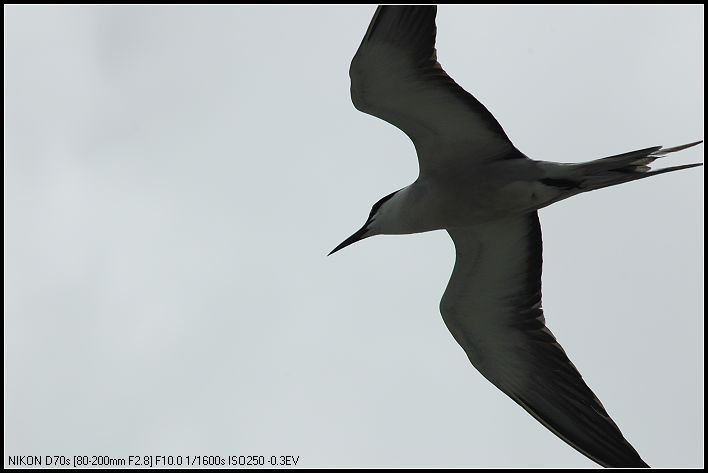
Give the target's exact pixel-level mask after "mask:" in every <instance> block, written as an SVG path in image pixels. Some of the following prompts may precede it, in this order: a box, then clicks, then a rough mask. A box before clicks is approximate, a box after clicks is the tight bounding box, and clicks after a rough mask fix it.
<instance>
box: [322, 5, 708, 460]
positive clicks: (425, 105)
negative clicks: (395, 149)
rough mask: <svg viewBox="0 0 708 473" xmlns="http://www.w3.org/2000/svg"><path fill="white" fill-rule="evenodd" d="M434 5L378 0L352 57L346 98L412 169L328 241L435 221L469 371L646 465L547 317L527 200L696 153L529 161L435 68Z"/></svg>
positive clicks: (554, 422) (570, 430)
mask: <svg viewBox="0 0 708 473" xmlns="http://www.w3.org/2000/svg"><path fill="white" fill-rule="evenodd" d="M435 15H436V7H435V6H380V7H378V9H377V10H376V12H375V13H374V16H373V18H372V20H371V24H370V25H369V28H368V30H367V31H366V34H365V35H364V39H363V40H362V42H361V45H360V46H359V50H358V51H357V52H356V55H355V56H354V59H353V60H352V63H351V68H350V70H349V75H350V77H351V97H352V102H353V103H354V106H355V107H356V108H357V109H359V110H360V111H362V112H364V113H368V114H370V115H373V116H375V117H378V118H381V119H383V120H385V121H387V122H389V123H391V124H392V125H395V126H396V127H398V128H400V129H401V130H402V131H403V132H404V133H405V134H406V135H408V137H409V138H410V139H411V140H412V141H413V143H414V145H415V149H416V153H417V155H418V164H419V168H420V173H419V175H418V178H417V179H416V181H415V182H414V183H413V184H411V185H409V186H408V187H405V188H403V189H400V190H398V191H396V192H393V193H391V194H389V195H387V196H386V197H384V198H382V199H381V200H379V201H378V202H377V203H376V204H374V206H373V208H372V209H371V213H370V214H369V218H368V219H367V220H366V223H365V224H364V226H363V227H361V229H359V230H358V231H357V232H356V233H354V234H353V235H352V236H350V237H349V238H347V239H346V240H344V241H343V242H342V243H341V244H340V245H339V246H337V247H336V248H335V249H334V250H332V252H331V253H330V254H332V253H334V252H336V251H339V250H341V249H342V248H344V247H345V246H348V245H351V244H352V243H354V242H357V241H359V240H362V239H364V238H368V237H370V236H374V235H391V234H395V235H400V234H409V233H419V232H427V231H431V230H442V229H444V230H447V232H448V233H449V234H450V237H451V238H452V240H453V242H454V244H455V250H456V261H455V267H454V269H453V271H452V276H451V277H450V282H449V283H448V285H447V288H446V290H445V293H444V295H443V297H442V300H441V302H440V312H441V314H442V317H443V320H444V322H445V324H446V325H447V328H448V329H449V330H450V332H451V333H452V336H453V337H454V339H455V340H456V341H457V343H459V344H460V346H461V347H462V348H463V349H464V351H465V353H466V354H467V357H468V358H469V360H470V361H471V362H472V365H474V367H475V368H477V370H479V372H480V373H482V375H483V376H484V377H485V378H487V379H488V380H489V381H491V382H492V383H493V384H494V385H495V386H497V387H498V388H499V389H501V390H502V391H503V392H504V393H505V394H506V395H508V396H509V397H510V398H511V399H513V400H514V401H516V402H517V403H518V404H519V405H520V406H521V407H523V408H524V409H525V410H526V411H527V412H528V413H529V414H531V415H532V416H533V417H534V418H536V420H538V421H539V422H541V423H542V424H543V425H544V426H546V427H547V428H548V429H549V430H551V432H553V433H554V434H556V435H557V436H558V437H560V438H561V439H563V440H564V441H565V442H567V443H568V444H569V445H570V446H572V447H573V448H575V449H576V450H578V451H579V452H580V453H582V454H584V455H586V456H587V457H588V458H590V459H592V460H594V461H595V462H597V463H599V464H600V465H603V466H608V467H647V466H648V465H647V464H646V463H645V462H644V461H643V460H642V459H641V458H640V456H639V454H638V453H637V452H636V450H634V448H633V447H632V446H631V445H630V444H629V442H628V441H627V440H626V439H625V438H624V437H623V436H622V433H621V432H620V430H619V428H618V427H617V425H616V424H615V423H614V422H613V421H612V419H611V418H610V416H609V415H608V414H607V412H606V411H605V408H604V407H603V406H602V404H601V403H600V401H599V399H598V398H597V397H596V396H595V394H593V392H592V391H591V390H590V388H589V387H588V386H587V385H586V384H585V382H584V381H583V378H582V377H581V376H580V373H579V372H578V370H577V369H576V368H575V366H573V363H571V361H570V360H569V359H568V357H567V356H566V354H565V352H564V351H563V348H561V346H560V344H559V343H558V341H557V340H556V338H555V337H554V336H553V334H552V333H551V331H550V330H549V329H548V328H547V327H546V322H545V319H544V314H543V309H542V308H541V266H542V257H541V253H542V242H541V226H540V224H539V220H538V214H537V210H538V209H541V208H543V207H546V206H548V205H550V204H552V203H554V202H558V201H560V200H563V199H567V198H568V197H572V196H574V195H577V194H580V193H583V192H588V191H592V190H595V189H601V188H603V187H608V186H614V185H617V184H622V183H625V182H630V181H634V180H637V179H643V178H646V177H651V176H656V175H658V174H663V173H666V172H671V171H678V170H680V169H688V168H691V167H695V166H701V163H696V164H689V165H684V166H674V167H668V168H663V169H659V170H651V169H650V167H649V164H651V163H652V162H653V161H654V160H656V159H659V158H662V157H664V156H665V155H667V154H669V153H673V152H675V151H679V150H682V149H685V148H689V147H691V146H694V145H697V144H699V143H701V142H700V141H699V142H696V143H690V144H686V145H682V146H676V147H673V148H663V147H661V146H655V147H651V148H646V149H641V150H638V151H631V152H628V153H623V154H619V155H616V156H610V157H607V158H602V159H596V160H594V161H589V162H585V163H579V164H561V163H554V162H549V161H537V160H533V159H529V158H528V157H527V156H525V155H524V154H523V153H522V152H521V151H519V150H518V149H516V148H515V147H514V145H513V144H512V142H511V141H510V140H509V138H508V137H507V135H506V133H505V132H504V130H503V129H502V127H501V125H499V123H498V122H497V121H496V120H495V119H494V117H493V116H492V114H491V113H489V111H488V110H487V109H486V108H485V107H484V106H483V105H482V104H481V103H479V102H478V101H477V100H476V99H475V98H474V97H473V96H472V95H470V94H469V93H467V92H466V91H465V90H463V89H462V88H461V87H460V86H459V85H457V84H456V83H455V81H453V80H452V79H451V78H450V77H449V76H448V75H447V74H446V73H445V71H444V70H443V69H442V67H441V66H440V64H439V63H438V62H437V59H436V54H435V32H436V27H435Z"/></svg>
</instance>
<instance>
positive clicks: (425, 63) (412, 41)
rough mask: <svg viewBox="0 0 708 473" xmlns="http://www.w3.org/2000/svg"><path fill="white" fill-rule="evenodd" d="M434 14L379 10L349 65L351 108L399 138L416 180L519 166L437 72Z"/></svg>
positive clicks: (496, 129)
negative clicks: (478, 167) (473, 165)
mask: <svg viewBox="0 0 708 473" xmlns="http://www.w3.org/2000/svg"><path fill="white" fill-rule="evenodd" d="M436 11H437V8H436V7H435V6H379V7H378V9H377V10H376V13H374V17H373V19H372V20H371V24H370V25H369V29H368V30H367V32H366V35H365V36H364V39H363V40H362V42H361V45H360V46H359V50H358V51H357V53H356V55H355V56H354V59H353V60H352V63H351V68H350V70H349V75H350V77H351V95H352V102H353V103H354V106H355V107H356V108H357V109H359V110H361V111H362V112H364V113H368V114H370V115H373V116H375V117H378V118H381V119H383V120H385V121H387V122H389V123H391V124H392V125H395V126H396V127H398V128H400V129H401V130H403V131H404V132H405V133H406V134H407V135H408V136H409V137H410V138H411V140H412V141H413V143H414V144H415V147H416V151H417V153H418V160H419V165H420V169H421V172H426V171H434V170H435V169H436V167H437V166H445V167H446V168H448V169H449V168H450V166H451V165H452V164H453V162H454V161H455V160H459V161H461V162H465V160H470V159H475V160H482V161H484V160H494V159H514V158H525V156H524V155H523V154H521V153H520V152H519V151H517V150H516V148H514V146H513V145H512V143H511V141H510V140H509V138H508V137H507V136H506V133H505V132H504V130H503V129H502V127H501V125H499V123H498V122H497V121H496V120H495V119H494V117H493V116H492V114H491V113H489V111H488V110H487V109H486V108H485V107H484V105H482V104H481V103H479V102H478V101H477V99H475V98H474V97H473V96H472V95H470V94H469V93H467V92H466V91H465V90H464V89H462V87H460V86H459V85H457V84H456V83H455V81H453V80H452V79H451V78H450V77H449V76H448V75H447V74H446V73H445V71H444V70H443V69H442V67H441V66H440V64H439V63H438V61H437V57H436V52H435V32H436V27H435V15H436Z"/></svg>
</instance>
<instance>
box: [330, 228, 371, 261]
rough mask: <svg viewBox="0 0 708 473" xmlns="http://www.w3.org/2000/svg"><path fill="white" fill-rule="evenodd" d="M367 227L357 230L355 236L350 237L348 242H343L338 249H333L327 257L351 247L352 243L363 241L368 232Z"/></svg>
mask: <svg viewBox="0 0 708 473" xmlns="http://www.w3.org/2000/svg"><path fill="white" fill-rule="evenodd" d="M367 223H368V222H367ZM366 227H367V226H366V225H364V226H363V227H361V228H360V229H359V230H357V232H356V233H355V234H354V235H352V236H350V237H349V238H347V239H346V240H344V241H343V242H341V243H340V244H339V245H337V247H336V248H335V249H333V250H332V251H330V252H329V254H328V255H327V256H329V255H331V254H332V253H336V252H337V251H339V250H341V249H342V248H344V247H346V246H349V245H351V244H352V243H356V242H357V241H359V240H361V239H363V238H364V235H365V234H366V232H367V230H368V228H366Z"/></svg>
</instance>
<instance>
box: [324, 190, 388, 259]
mask: <svg viewBox="0 0 708 473" xmlns="http://www.w3.org/2000/svg"><path fill="white" fill-rule="evenodd" d="M396 192H398V191H396ZM396 192H392V193H390V194H389V195H387V196H386V197H383V198H382V199H380V200H379V201H378V202H376V203H375V204H374V205H373V206H372V207H371V212H370V213H369V218H367V219H366V222H365V223H364V226H363V227H361V228H360V229H359V230H357V231H356V232H354V234H353V235H352V236H350V237H349V238H347V239H346V240H344V241H343V242H341V243H340V244H339V245H337V247H336V248H335V249H333V250H332V251H330V252H329V254H328V255H327V256H329V255H331V254H332V253H336V252H337V251H339V250H341V249H342V248H344V247H347V246H349V245H351V244H352V243H356V242H357V241H359V240H363V239H364V238H368V237H370V236H374V235H379V234H380V233H382V232H381V229H380V228H379V227H380V225H379V223H380V222H381V218H380V216H381V214H382V213H383V211H384V204H385V203H386V202H387V201H388V200H389V199H391V197H393V196H394V194H396Z"/></svg>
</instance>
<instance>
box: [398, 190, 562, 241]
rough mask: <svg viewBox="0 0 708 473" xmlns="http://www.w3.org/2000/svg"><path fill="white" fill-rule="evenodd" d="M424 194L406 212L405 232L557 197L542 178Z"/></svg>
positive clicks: (514, 211)
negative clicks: (540, 180) (541, 180)
mask: <svg viewBox="0 0 708 473" xmlns="http://www.w3.org/2000/svg"><path fill="white" fill-rule="evenodd" d="M421 194H422V195H419V196H418V198H417V199H415V201H414V202H412V205H411V206H410V208H409V209H408V211H407V212H406V214H407V219H406V220H407V223H408V225H407V226H409V228H408V229H407V230H408V231H406V232H405V233H419V232H426V231H431V230H439V229H444V228H453V227H459V226H466V225H474V224H475V223H483V222H489V221H492V220H496V219H499V218H504V217H508V216H511V215H518V214H523V213H526V212H531V211H533V210H536V209H539V208H541V207H543V206H545V205H547V203H549V202H550V201H552V199H554V198H555V197H557V191H556V190H555V189H553V188H550V187H549V186H546V185H544V184H542V183H541V182H539V181H512V182H506V183H501V184H499V183H497V184H495V183H488V182H484V183H478V184H477V185H468V186H458V187H453V186H447V188H445V189H441V188H438V189H428V190H427V192H424V193H421Z"/></svg>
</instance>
